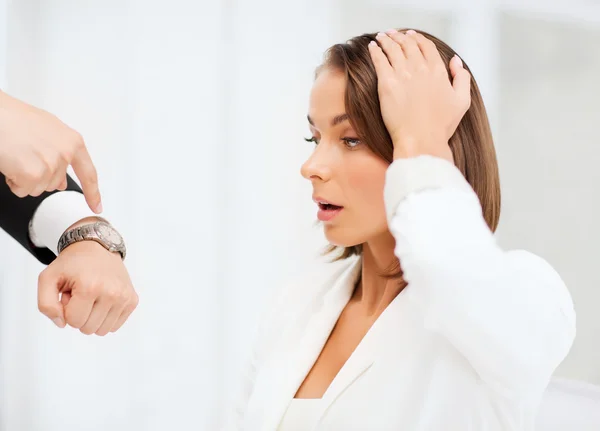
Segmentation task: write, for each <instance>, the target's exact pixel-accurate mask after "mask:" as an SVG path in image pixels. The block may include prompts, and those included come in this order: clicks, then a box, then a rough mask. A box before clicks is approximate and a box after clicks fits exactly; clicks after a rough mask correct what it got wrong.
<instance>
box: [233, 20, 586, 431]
mask: <svg viewBox="0 0 600 431" xmlns="http://www.w3.org/2000/svg"><path fill="white" fill-rule="evenodd" d="M446 65H448V68H447V67H446ZM449 77H450V78H451V79H449ZM308 121H309V126H310V130H311V133H312V137H311V138H310V139H308V140H309V141H313V142H315V144H316V147H315V150H314V152H313V154H312V155H311V157H310V158H309V159H308V161H306V163H305V164H304V165H303V166H302V174H303V176H304V177H306V178H307V179H308V180H310V181H311V182H312V185H313V189H314V194H313V199H314V201H315V202H316V203H317V205H318V206H319V210H318V218H319V219H320V220H321V221H322V222H323V226H324V229H325V234H326V237H327V239H328V241H329V242H330V243H331V244H332V245H334V246H337V247H340V248H342V252H341V255H340V256H339V261H338V262H337V263H332V264H329V266H328V267H327V268H325V269H323V270H322V271H320V272H317V273H315V274H312V275H311V276H309V277H307V278H306V279H305V280H297V281H296V282H295V283H293V285H291V286H289V287H287V288H285V289H283V290H282V291H280V292H279V293H278V295H277V298H276V299H275V301H274V303H272V304H271V306H270V307H269V308H268V310H267V313H266V314H265V315H264V316H263V321H262V324H261V329H260V331H259V338H258V340H257V343H256V346H255V355H254V357H253V360H252V361H251V363H250V366H249V367H248V369H247V370H246V375H245V376H244V378H245V382H244V390H243V391H242V397H241V399H240V400H239V403H238V404H237V406H236V411H235V413H234V414H232V415H231V419H234V422H235V423H234V424H233V428H234V429H244V430H251V431H263V430H264V431H267V430H268V431H271V430H281V431H291V430H343V431H351V430H361V431H371V430H372V431H380V430H381V431H384V430H411V431H416V430H444V431H454V430H456V431H459V430H460V431H466V430H477V431H483V430H503V431H506V430H532V429H533V427H534V421H535V416H536V411H537V407H538V404H539V403H540V401H541V397H542V394H543V392H544V389H545V387H546V385H547V383H548V381H549V378H550V376H551V374H552V373H553V371H554V370H555V368H556V367H557V366H558V364H559V363H560V362H561V361H562V360H563V359H564V357H565V356H566V355H567V353H568V351H569V350H570V348H571V345H572V342H573V339H574V336H575V313H574V310H573V305H572V301H571V298H570V295H569V293H568V291H567V289H566V287H565V286H564V284H563V282H562V280H561V279H560V277H559V276H558V274H557V273H556V272H555V271H554V270H553V269H552V268H551V267H550V266H549V265H548V263H546V262H545V261H544V260H543V259H541V258H539V257H537V256H535V255H532V254H530V253H528V252H525V251H510V252H506V251H503V250H501V249H500V248H498V246H497V245H496V243H495V240H494V237H493V234H492V232H493V231H494V230H495V228H496V226H497V224H498V218H499V209H500V192H499V180H498V168H497V164H496V158H495V153H494V148H493V143H492V138H491V134H490V128H489V124H488V120H487V117H486V113H485V109H484V107H483V103H482V101H481V96H480V94H479V91H478V89H477V86H476V84H475V83H474V82H473V83H472V85H471V77H470V74H469V72H468V70H467V69H466V68H465V67H463V65H462V62H461V60H460V59H459V58H458V57H457V56H456V55H455V53H454V52H453V51H452V50H451V49H450V48H449V47H448V46H447V45H445V44H444V43H443V42H441V41H439V40H437V39H435V38H434V37H432V36H430V35H426V36H425V34H418V33H415V32H414V31H404V30H402V31H395V30H391V31H388V32H387V33H379V34H368V35H363V36H359V37H356V38H354V39H352V40H350V41H349V42H348V43H346V44H341V45H336V46H334V47H332V48H331V49H330V50H329V51H328V54H327V56H326V58H325V61H324V63H323V65H322V66H320V67H319V69H318V70H317V73H316V78H315V82H314V86H313V89H312V92H311V97H310V106H309V115H308Z"/></svg>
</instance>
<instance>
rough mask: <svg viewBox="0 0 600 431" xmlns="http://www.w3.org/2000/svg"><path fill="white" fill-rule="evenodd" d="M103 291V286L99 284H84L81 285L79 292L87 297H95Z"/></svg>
mask: <svg viewBox="0 0 600 431" xmlns="http://www.w3.org/2000/svg"><path fill="white" fill-rule="evenodd" d="M101 293H102V286H100V285H97V284H84V285H82V286H80V287H79V294H80V295H81V296H82V297H83V298H85V299H94V298H97V297H98V296H100V294H101Z"/></svg>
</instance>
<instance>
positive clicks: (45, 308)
mask: <svg viewBox="0 0 600 431" xmlns="http://www.w3.org/2000/svg"><path fill="white" fill-rule="evenodd" d="M38 310H39V311H40V313H42V314H44V315H48V313H50V311H51V310H52V306H51V305H50V304H48V303H47V302H45V301H43V300H41V299H38Z"/></svg>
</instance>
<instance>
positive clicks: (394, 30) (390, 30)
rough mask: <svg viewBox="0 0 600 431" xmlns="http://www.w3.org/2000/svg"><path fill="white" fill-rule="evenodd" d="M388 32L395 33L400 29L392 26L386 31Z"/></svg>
mask: <svg viewBox="0 0 600 431" xmlns="http://www.w3.org/2000/svg"><path fill="white" fill-rule="evenodd" d="M386 33H387V34H394V33H398V30H396V29H395V28H391V29H389V30H388V31H386Z"/></svg>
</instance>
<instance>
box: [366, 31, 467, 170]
mask: <svg viewBox="0 0 600 431" xmlns="http://www.w3.org/2000/svg"><path fill="white" fill-rule="evenodd" d="M377 40H378V42H379V44H377V43H376V42H374V41H373V42H371V43H370V44H369V51H370V53H371V58H372V60H373V63H374V65H375V70H376V72H377V77H378V91H379V101H380V105H381V114H382V117H383V120H384V122H385V125H386V127H387V130H388V132H389V134H390V136H391V138H392V141H393V143H394V160H396V159H398V158H407V157H416V156H419V155H423V154H428V155H432V156H436V157H441V158H444V159H447V160H449V161H452V152H451V151H450V147H449V146H448V141H449V139H450V137H451V136H452V135H453V134H454V132H455V130H456V128H457V127H458V124H459V123H460V120H461V119H462V117H463V116H464V114H465V113H466V112H467V110H468V109H469V106H470V104H471V96H470V86H471V75H470V74H469V72H468V71H467V70H466V69H464V68H463V64H462V61H461V60H460V58H459V57H458V56H454V57H453V58H452V60H451V61H450V73H451V75H452V78H453V82H450V80H449V79H448V72H447V69H446V65H445V64H444V61H443V60H442V58H441V56H440V53H439V52H438V50H437V48H436V47H435V45H434V44H433V42H431V41H430V40H429V39H427V38H426V37H425V36H423V35H421V34H418V33H416V32H414V31H408V32H406V34H405V33H401V32H397V31H395V30H390V31H388V32H387V33H379V34H378V35H377Z"/></svg>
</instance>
